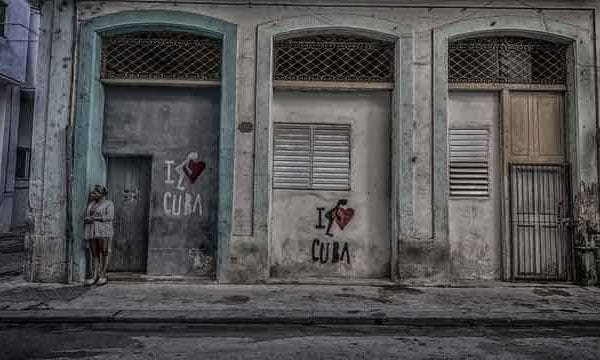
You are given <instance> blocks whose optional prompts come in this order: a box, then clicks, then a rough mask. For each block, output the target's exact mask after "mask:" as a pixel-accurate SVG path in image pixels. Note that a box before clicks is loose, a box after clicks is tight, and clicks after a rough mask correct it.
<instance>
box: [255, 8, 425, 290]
mask: <svg viewBox="0 0 600 360" xmlns="http://www.w3.org/2000/svg"><path fill="white" fill-rule="evenodd" d="M332 30H333V31H340V32H343V33H351V34H358V35H363V36H369V37H373V38H380V39H386V40H389V41H394V42H395V43H396V59H395V63H396V67H397V68H396V78H395V88H394V93H393V95H392V110H393V111H392V119H391V121H392V124H391V125H392V132H393V133H392V135H391V143H392V164H391V172H392V175H391V176H392V182H393V185H392V199H391V201H390V210H391V212H392V223H391V224H390V225H391V230H392V231H391V232H392V236H391V239H392V244H391V252H392V256H391V264H392V265H391V267H392V268H391V269H390V275H391V278H392V279H395V278H396V276H397V269H398V267H397V261H398V259H397V245H398V242H399V241H402V240H403V239H405V238H410V237H411V236H412V233H413V196H414V195H413V164H412V156H413V108H414V99H413V73H412V71H413V68H412V63H413V59H412V47H413V37H412V28H411V26H409V25H406V24H399V23H395V22H392V21H389V20H384V19H377V18H374V17H365V16H356V15H348V14H344V15H325V14H320V15H319V16H301V17H295V18H288V19H282V20H277V21H273V22H269V23H265V24H261V25H259V27H258V34H257V54H258V57H257V65H256V66H257V69H256V71H257V73H256V132H255V172H254V184H255V185H254V229H255V241H256V243H257V244H258V246H259V247H260V248H261V249H264V258H263V259H262V260H263V261H262V262H261V263H263V264H265V268H264V269H263V271H262V273H263V276H264V277H265V279H268V277H269V269H268V267H269V259H270V256H269V251H270V250H269V249H270V231H269V222H270V216H271V214H270V208H271V178H270V169H269V166H270V144H271V141H272V131H271V126H272V121H271V103H272V98H273V77H272V71H271V69H272V61H273V39H274V38H276V37H281V36H286V37H288V36H297V35H302V34H306V33H318V32H319V31H332Z"/></svg>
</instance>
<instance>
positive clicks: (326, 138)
mask: <svg viewBox="0 0 600 360" xmlns="http://www.w3.org/2000/svg"><path fill="white" fill-rule="evenodd" d="M273 149H274V150H273V188H275V189H318V190H349V189H350V126H349V125H316V124H282V123H278V124H275V131H274V146H273Z"/></svg>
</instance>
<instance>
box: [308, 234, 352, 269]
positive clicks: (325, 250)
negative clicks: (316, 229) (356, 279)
mask: <svg viewBox="0 0 600 360" xmlns="http://www.w3.org/2000/svg"><path fill="white" fill-rule="evenodd" d="M341 244H342V243H340V242H339V241H333V242H331V243H330V242H326V241H323V242H321V240H319V239H314V240H313V242H312V247H311V256H312V260H313V261H314V262H319V263H321V264H326V263H328V262H331V263H332V264H335V263H338V262H343V261H344V258H345V259H346V263H347V264H348V265H349V264H350V250H349V248H348V243H347V242H344V243H343V245H342V246H340V245H341ZM340 248H341V250H340ZM330 250H331V252H330ZM330 255H331V257H330Z"/></svg>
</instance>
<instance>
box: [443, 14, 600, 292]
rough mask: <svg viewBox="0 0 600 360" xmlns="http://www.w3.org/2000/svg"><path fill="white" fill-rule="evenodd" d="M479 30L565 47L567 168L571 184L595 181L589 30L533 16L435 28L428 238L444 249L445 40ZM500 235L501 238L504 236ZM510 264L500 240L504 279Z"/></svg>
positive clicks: (490, 18) (506, 246) (508, 277)
mask: <svg viewBox="0 0 600 360" xmlns="http://www.w3.org/2000/svg"><path fill="white" fill-rule="evenodd" d="M482 34H484V35H496V36H502V35H512V36H524V37H530V38H538V39H543V40H548V41H553V42H558V43H563V44H566V45H567V50H568V51H567V54H568V55H567V86H566V94H565V110H566V113H565V115H566V116H565V122H566V124H567V133H566V137H567V154H568V158H569V159H570V161H571V169H572V171H571V183H572V184H579V183H580V182H586V183H595V182H597V157H596V154H597V142H596V136H595V128H596V88H595V86H594V75H595V73H594V71H595V70H593V69H589V68H588V67H587V66H586V64H593V63H594V60H593V56H592V54H593V42H592V39H591V38H590V35H589V33H588V32H586V31H585V30H584V29H582V28H578V27H575V26H573V25H570V24H566V23H561V22H557V21H553V20H547V21H546V22H540V21H539V18H537V17H529V16H512V15H507V16H488V17H480V18H474V19H468V20H463V21H458V22H454V23H451V24H448V25H445V26H442V27H440V28H437V29H435V30H434V34H433V39H432V40H433V44H432V45H433V47H432V48H433V49H435V52H434V54H433V67H432V69H433V70H432V71H433V83H432V86H433V89H432V90H433V100H432V105H433V109H432V110H433V128H434V131H433V148H432V152H433V162H434V167H433V176H432V182H433V208H434V209H435V213H434V226H433V238H434V241H436V242H438V243H440V244H441V246H446V247H448V251H449V242H448V200H449V189H448V181H449V179H448V173H447V169H448V167H447V166H448V158H447V156H448V150H447V144H448V141H447V129H448V124H447V119H448V110H447V96H448V91H449V84H448V43H449V42H450V41H452V40H455V39H460V38H467V37H473V36H477V35H482ZM516 87H518V86H516ZM488 89H489V88H488ZM497 90H498V91H501V90H502V89H501V88H500V87H498V88H497ZM576 189H577V187H576V186H573V187H572V192H571V194H570V195H571V198H573V197H574V195H575V192H576ZM506 191H507V190H505V192H504V194H505V193H506ZM503 198H504V195H503ZM505 211H506V210H504V212H503V214H502V216H503V218H504V219H506V218H507V216H506V213H505ZM503 221H506V220H503ZM503 229H506V225H503ZM504 231H506V230H504ZM502 239H503V240H504V239H505V236H504V235H503V236H502ZM448 255H449V253H448ZM448 268H449V267H448ZM511 268H512V267H511V259H510V244H509V243H508V242H506V241H503V245H502V275H503V276H502V279H503V280H511Z"/></svg>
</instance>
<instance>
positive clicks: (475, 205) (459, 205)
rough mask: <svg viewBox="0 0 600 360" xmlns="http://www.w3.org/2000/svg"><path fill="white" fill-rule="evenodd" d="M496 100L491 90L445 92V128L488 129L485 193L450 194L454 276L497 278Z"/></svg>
mask: <svg viewBox="0 0 600 360" xmlns="http://www.w3.org/2000/svg"><path fill="white" fill-rule="evenodd" d="M499 109H500V99H499V96H498V93H495V92H473V91H469V92H458V91H453V92H451V93H450V94H449V103H448V114H449V115H448V127H449V128H457V129H488V130H489V135H490V137H489V158H488V159H489V160H488V161H489V167H488V169H489V179H490V182H489V196H488V197H484V198H456V197H451V198H450V200H449V204H448V224H449V234H448V239H449V242H450V261H451V266H452V276H453V277H455V278H457V279H470V280H498V279H500V277H501V273H502V272H501V265H502V243H501V237H500V236H501V225H502V222H501V204H500V201H501V197H500V190H501V181H500V179H501V178H502V172H501V166H500V111H499Z"/></svg>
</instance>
